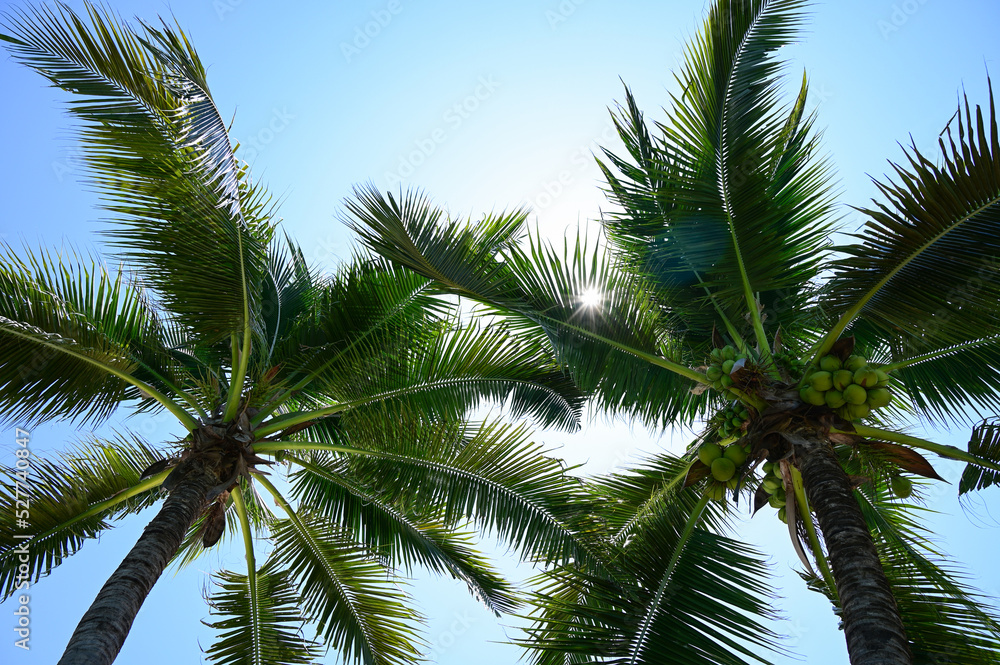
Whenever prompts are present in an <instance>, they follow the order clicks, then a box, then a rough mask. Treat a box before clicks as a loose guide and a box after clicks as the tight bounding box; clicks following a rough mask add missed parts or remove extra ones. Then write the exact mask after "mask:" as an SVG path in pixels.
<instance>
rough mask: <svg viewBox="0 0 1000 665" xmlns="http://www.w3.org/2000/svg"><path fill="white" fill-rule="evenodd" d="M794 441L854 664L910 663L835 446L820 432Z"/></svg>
mask: <svg viewBox="0 0 1000 665" xmlns="http://www.w3.org/2000/svg"><path fill="white" fill-rule="evenodd" d="M789 438H790V439H791V438H792V437H789ZM793 443H794V444H795V458H796V461H797V463H798V466H799V469H800V470H801V472H802V480H803V483H804V485H805V490H806V496H807V497H808V499H809V502H810V504H811V505H812V507H813V509H814V510H815V511H816V516H817V518H818V520H819V526H820V529H821V530H822V532H823V538H824V540H825V541H826V546H827V550H828V552H829V558H830V567H831V568H832V569H833V577H834V580H835V582H836V583H837V593H838V594H839V596H840V605H841V618H842V620H843V624H844V633H845V634H846V637H847V651H848V654H849V655H850V659H851V663H852V665H910V664H911V663H912V662H913V660H912V656H911V655H910V649H909V641H908V640H907V638H906V632H905V630H904V629H903V621H902V619H901V618H900V616H899V610H898V609H897V607H896V601H895V599H894V598H893V596H892V591H891V589H890V587H889V582H888V580H887V579H886V577H885V573H884V572H883V570H882V564H881V562H880V561H879V558H878V553H877V551H876V550H875V544H874V543H873V542H872V537H871V533H870V532H869V530H868V527H867V525H866V524H865V520H864V516H863V515H862V514H861V509H860V508H859V507H858V502H857V500H856V499H855V498H854V492H853V490H852V489H851V484H850V480H849V479H848V477H847V474H846V473H844V470H843V468H841V466H840V464H839V463H838V461H837V459H836V457H835V456H834V453H833V447H832V446H831V445H830V443H829V442H828V441H824V440H820V439H819V438H818V437H808V438H802V437H794V440H793Z"/></svg>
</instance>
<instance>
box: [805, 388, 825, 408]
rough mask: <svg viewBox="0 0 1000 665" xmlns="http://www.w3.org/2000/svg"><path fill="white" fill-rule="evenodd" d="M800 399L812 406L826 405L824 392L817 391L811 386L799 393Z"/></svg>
mask: <svg viewBox="0 0 1000 665" xmlns="http://www.w3.org/2000/svg"><path fill="white" fill-rule="evenodd" d="M799 397H801V398H802V401H803V402H805V403H806V404H812V405H813V406H823V405H824V404H826V398H825V397H823V392H822V391H820V390H816V389H815V388H813V387H812V386H811V385H808V386H803V387H802V389H801V390H800V391H799Z"/></svg>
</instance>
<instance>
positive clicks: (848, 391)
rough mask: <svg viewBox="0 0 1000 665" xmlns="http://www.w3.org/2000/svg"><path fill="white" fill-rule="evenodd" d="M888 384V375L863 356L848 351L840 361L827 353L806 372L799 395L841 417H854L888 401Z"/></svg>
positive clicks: (882, 405)
mask: <svg viewBox="0 0 1000 665" xmlns="http://www.w3.org/2000/svg"><path fill="white" fill-rule="evenodd" d="M888 385H889V375H888V374H887V373H886V372H883V371H882V370H881V369H877V368H875V367H872V366H871V365H869V364H868V360H866V359H865V358H864V357H862V356H856V355H852V356H848V358H847V359H846V360H843V361H842V360H841V359H840V358H838V357H837V356H835V355H832V354H831V355H826V356H823V357H822V358H821V359H820V362H819V367H818V368H817V369H816V370H814V371H813V372H811V373H809V374H808V375H807V376H806V379H805V383H804V384H803V385H802V388H801V389H800V390H799V397H801V398H802V401H803V402H805V403H806V404H812V405H813V406H828V407H830V408H831V409H833V410H835V411H836V412H837V414H838V415H839V416H840V417H841V418H843V419H844V420H857V419H859V418H864V417H865V416H867V415H868V414H869V413H871V411H872V409H878V408H881V407H884V406H888V405H889V402H890V401H892V395H890V393H889V390H888V389H887V387H886V386H888Z"/></svg>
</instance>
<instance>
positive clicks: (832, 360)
mask: <svg viewBox="0 0 1000 665" xmlns="http://www.w3.org/2000/svg"><path fill="white" fill-rule="evenodd" d="M819 367H820V369H822V370H823V371H824V372H836V371H837V370H838V369H840V368H841V367H843V363H842V362H840V358H838V357H837V356H823V357H822V358H820V361H819Z"/></svg>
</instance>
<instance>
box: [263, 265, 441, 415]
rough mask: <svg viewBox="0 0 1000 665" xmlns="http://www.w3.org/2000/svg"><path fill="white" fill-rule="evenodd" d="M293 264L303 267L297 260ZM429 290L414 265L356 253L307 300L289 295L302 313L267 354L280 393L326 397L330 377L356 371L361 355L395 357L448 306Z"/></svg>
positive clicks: (371, 361)
mask: <svg viewBox="0 0 1000 665" xmlns="http://www.w3.org/2000/svg"><path fill="white" fill-rule="evenodd" d="M289 269H294V270H296V271H303V270H305V269H306V267H305V265H304V264H299V263H297V262H296V263H294V268H293V267H292V266H289ZM303 279H304V277H303ZM291 288H293V289H295V288H296V287H291ZM427 290H428V280H427V279H426V278H424V277H421V276H419V275H416V274H415V273H413V272H412V271H409V270H406V269H405V268H399V267H395V266H393V265H391V264H389V263H388V262H386V261H383V260H380V259H370V258H362V257H358V258H356V259H355V260H354V261H352V262H351V263H349V264H348V265H346V266H343V267H341V268H340V269H339V270H338V271H337V273H336V274H335V275H333V276H332V277H331V278H329V279H326V280H319V281H318V282H317V283H316V284H315V286H314V288H313V290H312V293H311V297H310V298H309V299H308V302H305V303H300V304H295V300H294V298H293V299H291V300H290V302H289V305H291V307H290V308H291V309H299V314H298V316H297V317H296V318H295V319H294V320H292V321H291V322H290V323H291V325H290V327H289V328H288V330H287V332H285V333H284V334H282V335H279V337H278V341H277V343H276V345H275V347H274V350H273V352H272V353H271V358H270V361H269V362H270V363H271V365H272V366H274V367H277V368H278V369H279V371H278V373H277V375H276V376H275V377H274V379H273V381H272V382H273V383H274V384H276V385H277V386H280V387H284V389H285V391H286V392H285V393H282V395H283V396H286V395H287V394H288V392H287V391H295V392H296V394H299V395H301V394H302V392H303V391H304V393H305V394H306V395H311V396H316V397H317V398H318V399H319V400H320V401H322V399H323V397H322V396H323V394H324V385H325V382H326V381H330V382H333V383H334V384H335V383H336V382H337V380H338V377H339V376H341V375H343V374H345V373H348V372H354V371H359V370H358V369H357V367H356V365H357V363H358V362H359V360H360V361H362V362H365V363H367V364H368V365H370V366H371V367H377V366H378V364H379V363H380V362H381V361H382V360H384V359H389V360H391V359H392V354H394V353H400V352H401V351H400V349H401V347H404V348H405V346H406V344H407V343H408V342H410V341H412V340H413V339H414V337H415V336H416V335H418V334H419V331H422V330H425V329H426V328H427V327H428V326H434V325H436V324H435V322H437V321H439V317H440V316H441V315H442V314H444V313H445V312H446V311H448V309H450V308H448V307H447V306H446V305H445V304H444V303H441V302H440V301H438V300H435V299H433V298H431V297H429V296H428V295H427ZM352 365H354V367H352ZM360 371H366V370H364V369H362V370H360ZM279 403H280V402H279ZM272 408H273V407H272Z"/></svg>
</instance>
